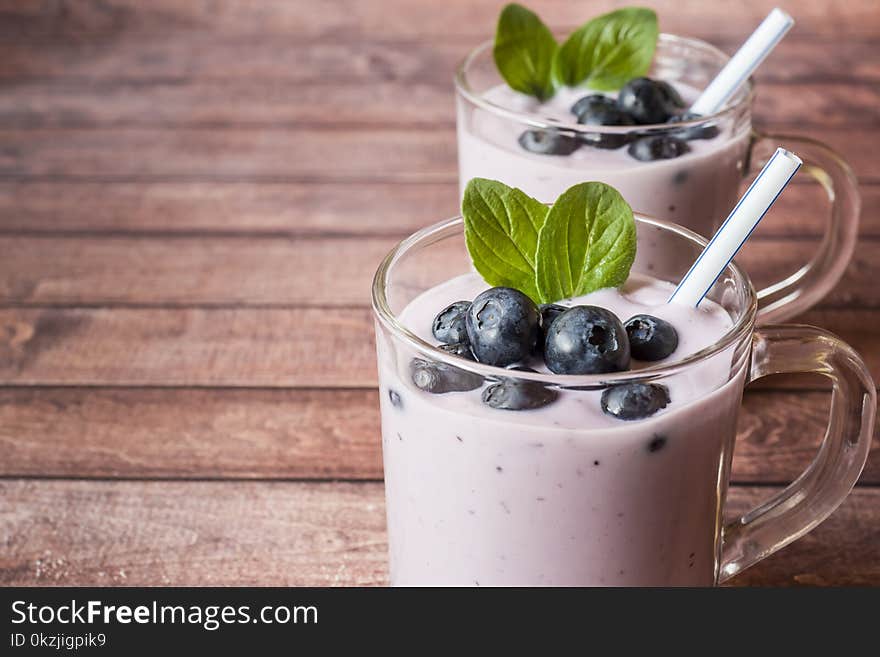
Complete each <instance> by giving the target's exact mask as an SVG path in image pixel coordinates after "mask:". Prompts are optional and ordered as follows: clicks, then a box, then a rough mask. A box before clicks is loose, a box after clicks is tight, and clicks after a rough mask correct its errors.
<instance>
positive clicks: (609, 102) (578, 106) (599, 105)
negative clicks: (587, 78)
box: [571, 94, 617, 119]
mask: <svg viewBox="0 0 880 657" xmlns="http://www.w3.org/2000/svg"><path fill="white" fill-rule="evenodd" d="M597 109H617V101H616V100H614V99H613V98H609V97H608V96H603V95H602V94H590V95H589V96H584V97H583V98H581V99H580V100H578V101H577V102H576V103H575V104H574V105H572V106H571V113H572V114H574V115H575V116H576V117H577V118H578V119H580V118H581V115H582V114H586V113H587V112H591V111H594V110H597Z"/></svg>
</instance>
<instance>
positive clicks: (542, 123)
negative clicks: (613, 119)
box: [454, 32, 755, 134]
mask: <svg viewBox="0 0 880 657" xmlns="http://www.w3.org/2000/svg"><path fill="white" fill-rule="evenodd" d="M493 44H494V42H493V41H492V40H487V41H484V42H482V43H481V44H480V45H478V46H477V47H476V48H474V49H473V50H471V51H470V52H469V53H468V54H467V56H465V58H464V59H463V60H462V61H461V62H460V63H459V65H458V66H457V67H456V69H455V77H454V82H455V90H456V93H458V94H460V95H461V96H462V97H463V98H465V99H466V100H467V101H468V102H470V103H471V104H473V105H476V106H477V107H479V108H480V109H483V110H485V111H487V112H490V113H492V114H494V115H496V116H500V117H502V118H505V119H509V120H513V121H516V122H517V123H521V124H524V125H527V126H529V127H530V128H538V129H542V128H543V129H554V128H555V129H562V130H565V131H566V132H571V133H581V132H583V133H590V134H595V133H607V134H626V133H629V132H645V131H650V132H660V131H668V130H680V129H682V128H690V127H698V126H701V125H704V124H706V123H709V122H714V121H718V120H719V119H723V118H726V117H728V116H730V115H732V114H734V113H736V112H737V111H739V110H740V109H741V108H742V107H744V106H751V104H752V100H753V99H754V97H755V81H754V78H753V77H751V76H749V79H748V80H747V81H746V84H745V86H744V87H743V88H742V89H740V90H739V91H738V92H737V93H736V95H735V96H734V97H733V99H732V100H730V101H728V103H727V104H726V105H725V106H724V107H722V108H721V109H720V110H718V111H717V112H715V113H713V114H709V115H707V116H701V117H699V118H696V119H689V120H687V121H680V122H678V123H674V124H669V123H652V124H645V125H637V126H602V125H586V124H582V123H577V122H567V121H557V120H556V119H551V118H542V119H538V118H535V117H534V116H533V115H531V114H528V113H525V112H519V111H517V110H512V109H508V108H506V107H502V106H501V105H496V104H495V103H493V102H490V101H488V100H486V99H485V98H484V97H483V96H482V95H480V94H478V93H476V92H475V91H473V90H472V89H471V88H470V85H469V84H468V81H467V69H468V68H469V67H470V65H471V64H472V63H473V61H474V60H475V59H476V58H477V57H479V56H480V55H482V54H483V53H484V52H485V51H486V50H488V49H489V48H491V47H492V46H493ZM660 44H664V45H669V44H672V45H674V44H679V45H686V46H690V47H696V48H700V49H702V50H706V51H708V52H711V53H712V54H714V55H717V56H718V57H720V58H721V59H722V60H723V61H724V62H725V63H726V62H727V61H728V60H729V59H730V57H729V56H728V55H727V54H726V53H724V52H723V51H722V50H720V49H719V48H716V47H715V46H713V45H712V44H711V43H708V42H706V41H703V40H702V39H695V38H693V37H683V36H678V35H675V34H667V33H665V32H663V33H661V34H660V35H659V37H658V45H660ZM584 91H585V92H587V91H588V89H586V88H584ZM596 93H598V92H596Z"/></svg>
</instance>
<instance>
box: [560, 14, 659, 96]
mask: <svg viewBox="0 0 880 657" xmlns="http://www.w3.org/2000/svg"><path fill="white" fill-rule="evenodd" d="M658 34H659V29H658V27H657V14H656V13H654V11H653V10H651V9H645V8H642V7H627V8H625V9H618V10H617V11H612V12H611V13H608V14H604V15H603V16H599V17H598V18H594V19H593V20H591V21H590V22H589V23H586V24H585V25H583V26H582V27H580V28H578V29H577V30H575V32H573V33H572V35H571V36H570V37H568V39H566V41H565V43H563V44H562V45H561V46H560V47H559V49H558V50H557V51H556V55H555V57H554V60H553V72H554V75H555V76H556V77H557V78H558V79H559V81H560V82H561V83H562V84H565V85H568V86H570V87H574V86H577V85H581V84H584V85H586V86H588V87H592V88H593V89H599V90H602V91H613V90H615V89H620V88H621V87H622V86H623V85H624V84H626V83H627V82H628V81H629V80H631V79H633V78H637V77H641V76H643V75H645V73H647V72H648V69H649V68H650V67H651V60H652V59H653V58H654V50H655V49H656V47H657V36H658Z"/></svg>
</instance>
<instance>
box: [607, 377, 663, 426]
mask: <svg viewBox="0 0 880 657" xmlns="http://www.w3.org/2000/svg"><path fill="white" fill-rule="evenodd" d="M669 401H670V400H669V390H667V388H666V386H662V385H659V384H657V383H623V384H621V385H617V386H611V387H610V388H605V390H604V391H603V392H602V410H603V411H604V412H605V413H606V414H608V415H613V416H614V417H616V418H617V419H618V420H641V419H642V418H646V417H649V416H651V415H654V413H656V412H657V411H659V410H660V409H661V408H666V405H667V404H668V403H669Z"/></svg>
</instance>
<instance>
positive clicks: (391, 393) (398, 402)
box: [388, 388, 403, 408]
mask: <svg viewBox="0 0 880 657" xmlns="http://www.w3.org/2000/svg"><path fill="white" fill-rule="evenodd" d="M388 399H390V400H391V405H392V406H396V407H397V408H403V399H401V398H400V393H399V392H397V391H396V390H391V388H389V389H388Z"/></svg>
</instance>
